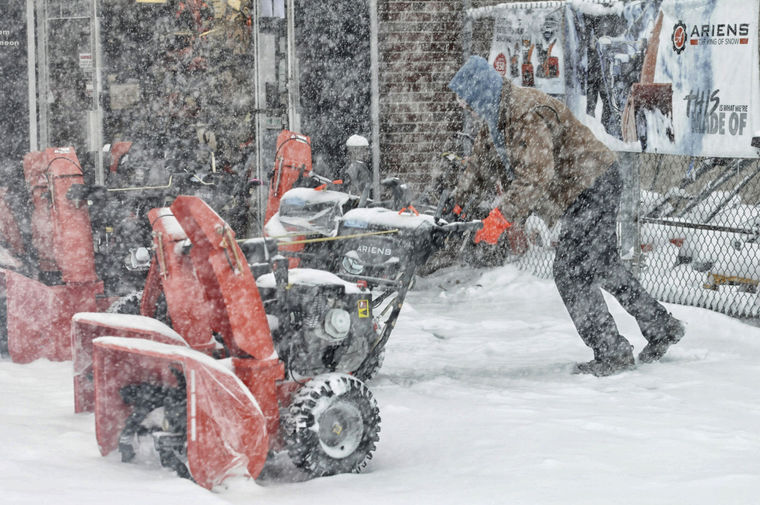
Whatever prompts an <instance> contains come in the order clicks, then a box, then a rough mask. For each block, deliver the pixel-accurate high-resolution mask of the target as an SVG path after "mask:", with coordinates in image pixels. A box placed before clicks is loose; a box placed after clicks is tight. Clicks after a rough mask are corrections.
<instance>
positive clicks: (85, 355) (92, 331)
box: [71, 313, 180, 413]
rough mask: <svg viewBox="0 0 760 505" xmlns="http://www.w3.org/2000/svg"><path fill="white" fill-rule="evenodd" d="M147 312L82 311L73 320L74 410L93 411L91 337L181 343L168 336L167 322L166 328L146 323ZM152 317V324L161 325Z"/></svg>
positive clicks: (169, 331)
mask: <svg viewBox="0 0 760 505" xmlns="http://www.w3.org/2000/svg"><path fill="white" fill-rule="evenodd" d="M144 320H145V317H144V316H134V315H126V314H88V313H80V314H77V315H76V316H75V317H74V320H73V321H72V323H71V347H72V354H73V356H72V359H73V365H74V412H77V413H79V412H93V411H94V409H95V387H94V383H93V376H92V352H93V345H92V341H93V340H95V339H96V338H98V337H105V336H114V337H124V338H141V339H145V340H151V341H153V342H162V343H165V344H172V345H179V344H180V342H178V341H177V340H176V339H174V338H172V337H170V336H169V334H171V333H174V331H173V330H172V329H171V328H169V327H168V326H166V327H165V328H166V330H165V331H163V332H160V331H155V330H152V329H151V328H149V327H146V324H145V321H144ZM161 324H162V323H160V322H159V321H153V322H152V325H161Z"/></svg>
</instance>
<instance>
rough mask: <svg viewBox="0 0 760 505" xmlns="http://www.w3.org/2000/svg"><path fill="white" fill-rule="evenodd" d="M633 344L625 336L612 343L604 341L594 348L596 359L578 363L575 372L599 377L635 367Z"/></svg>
mask: <svg viewBox="0 0 760 505" xmlns="http://www.w3.org/2000/svg"><path fill="white" fill-rule="evenodd" d="M635 366H636V360H635V359H634V358H633V346H632V345H631V344H630V343H628V341H627V340H626V339H624V338H623V337H619V339H618V340H616V341H615V342H614V343H612V344H607V343H602V344H601V345H599V347H597V348H596V349H594V359H592V360H591V361H588V362H586V363H576V365H575V367H574V368H573V373H575V374H581V373H585V374H591V375H595V376H597V377H607V376H608V375H614V374H616V373H620V372H624V371H626V370H631V369H633V368H635Z"/></svg>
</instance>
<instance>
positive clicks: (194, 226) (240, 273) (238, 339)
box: [171, 196, 274, 360]
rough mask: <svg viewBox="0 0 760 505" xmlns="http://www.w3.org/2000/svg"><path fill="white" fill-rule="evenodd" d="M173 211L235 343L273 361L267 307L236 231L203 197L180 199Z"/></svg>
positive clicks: (197, 268)
mask: <svg viewBox="0 0 760 505" xmlns="http://www.w3.org/2000/svg"><path fill="white" fill-rule="evenodd" d="M171 209H172V213H173V214H174V215H175V217H176V218H177V220H178V221H179V223H180V224H181V225H182V228H183V229H184V230H185V233H187V235H188V237H190V241H191V242H192V243H193V248H192V250H191V255H192V258H193V264H194V266H195V270H196V273H197V274H198V277H199V278H200V279H201V282H203V283H204V284H205V285H206V286H211V287H213V288H214V290H217V291H218V292H219V294H220V295H221V299H222V300H223V301H224V306H225V308H226V315H227V319H228V321H229V324H230V329H231V331H232V337H233V343H234V344H236V347H239V348H240V349H241V350H242V351H244V352H246V353H248V354H250V355H251V356H253V357H254V358H256V359H260V360H265V359H269V358H271V357H272V356H273V355H274V345H273V344H272V337H271V334H270V332H269V324H268V322H267V318H266V313H265V312H264V304H263V303H262V301H261V296H260V295H259V291H258V288H257V287H256V281H255V280H254V278H253V274H251V271H250V269H249V268H248V264H247V263H246V259H245V255H244V254H243V251H242V250H241V249H240V246H238V244H237V242H236V241H235V235H234V232H232V230H231V229H230V228H229V227H228V226H227V225H226V223H225V222H224V221H223V220H222V219H221V218H220V217H219V216H218V215H217V214H216V213H215V212H214V211H213V210H212V209H211V207H209V206H208V205H207V204H206V203H205V202H203V200H201V199H200V198H197V197H193V196H179V197H177V199H176V200H175V201H174V203H173V204H172V206H171ZM204 273H205V276H204ZM209 274H212V275H209Z"/></svg>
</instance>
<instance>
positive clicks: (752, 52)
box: [565, 0, 760, 157]
mask: <svg viewBox="0 0 760 505" xmlns="http://www.w3.org/2000/svg"><path fill="white" fill-rule="evenodd" d="M757 33H758V2H757V1H751V2H747V1H746V0H654V1H652V0H647V1H625V2H622V1H619V2H611V3H610V2H605V3H604V4H602V3H596V2H591V1H589V0H583V1H581V0H571V1H569V2H567V4H566V8H565V46H566V47H565V51H566V54H568V55H571V56H570V57H569V58H568V61H567V62H566V69H567V87H568V89H567V93H566V99H567V104H568V105H569V106H570V108H571V109H572V110H573V112H574V113H575V114H576V116H577V117H579V118H580V119H581V120H582V121H583V122H584V123H585V124H586V125H587V126H589V127H590V128H591V129H592V130H593V131H594V133H595V134H596V135H597V136H598V137H599V138H600V139H602V140H603V141H604V142H605V143H606V144H607V145H608V146H609V147H611V148H612V149H615V150H618V151H634V152H635V151H641V150H644V151H647V152H657V153H666V154H683V155H693V156H723V157H757V156H758V153H757V151H756V150H755V149H754V148H753V147H752V146H751V141H752V137H753V135H754V133H755V131H756V129H757V128H760V122H759V121H758V120H757V119H758V106H759V105H760V103H759V102H760V100H758V92H759V90H758V81H760V75H759V69H758V45H757V44H758V41H757Z"/></svg>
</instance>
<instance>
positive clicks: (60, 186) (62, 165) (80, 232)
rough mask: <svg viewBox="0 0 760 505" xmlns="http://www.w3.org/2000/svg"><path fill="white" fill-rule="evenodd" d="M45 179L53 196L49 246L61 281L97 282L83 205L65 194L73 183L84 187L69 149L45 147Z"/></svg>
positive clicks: (77, 166)
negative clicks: (51, 247)
mask: <svg viewBox="0 0 760 505" xmlns="http://www.w3.org/2000/svg"><path fill="white" fill-rule="evenodd" d="M45 156H46V157H47V159H48V164H49V168H48V174H49V175H48V180H49V182H50V187H51V192H52V197H53V209H52V214H51V217H52V220H53V243H54V246H55V259H56V263H57V264H58V268H59V269H60V271H61V275H62V279H63V282H65V283H84V282H94V281H96V280H97V274H96V273H95V250H94V247H93V242H92V227H91V226H90V214H89V210H88V208H87V203H86V202H75V201H72V200H69V199H68V198H67V197H66V194H67V192H68V190H69V188H70V187H71V186H72V185H74V184H84V176H83V174H82V168H81V166H80V165H79V160H78V159H77V155H76V154H75V153H74V149H73V148H69V147H66V148H49V149H47V150H46V151H45Z"/></svg>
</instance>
